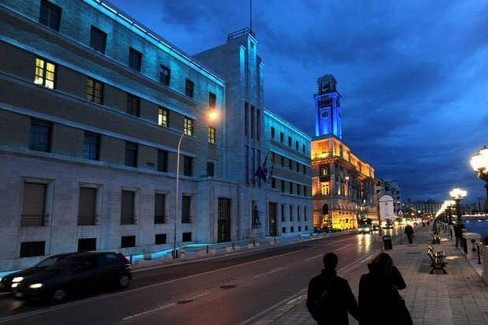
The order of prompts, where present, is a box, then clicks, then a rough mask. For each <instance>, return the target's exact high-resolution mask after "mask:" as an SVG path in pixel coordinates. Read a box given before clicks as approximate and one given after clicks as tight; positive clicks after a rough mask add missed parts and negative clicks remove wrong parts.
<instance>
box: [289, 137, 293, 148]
mask: <svg viewBox="0 0 488 325" xmlns="http://www.w3.org/2000/svg"><path fill="white" fill-rule="evenodd" d="M291 142H292V141H291V137H288V147H291Z"/></svg>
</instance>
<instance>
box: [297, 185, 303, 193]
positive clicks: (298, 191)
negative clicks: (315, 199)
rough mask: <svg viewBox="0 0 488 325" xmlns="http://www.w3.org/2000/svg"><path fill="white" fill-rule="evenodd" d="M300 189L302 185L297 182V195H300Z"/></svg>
mask: <svg viewBox="0 0 488 325" xmlns="http://www.w3.org/2000/svg"><path fill="white" fill-rule="evenodd" d="M301 190H302V187H301V185H300V184H297V195H300V191H301Z"/></svg>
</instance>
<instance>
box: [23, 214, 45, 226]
mask: <svg viewBox="0 0 488 325" xmlns="http://www.w3.org/2000/svg"><path fill="white" fill-rule="evenodd" d="M48 219H49V214H44V215H22V216H21V217H20V226H21V227H44V226H47V221H48Z"/></svg>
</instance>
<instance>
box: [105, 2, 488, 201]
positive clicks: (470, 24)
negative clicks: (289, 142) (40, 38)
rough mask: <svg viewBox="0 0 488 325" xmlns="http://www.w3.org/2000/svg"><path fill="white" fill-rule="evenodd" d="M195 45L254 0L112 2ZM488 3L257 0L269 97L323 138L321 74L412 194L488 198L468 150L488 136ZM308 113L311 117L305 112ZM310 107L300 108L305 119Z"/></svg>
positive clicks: (369, 150)
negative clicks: (458, 190) (331, 79)
mask: <svg viewBox="0 0 488 325" xmlns="http://www.w3.org/2000/svg"><path fill="white" fill-rule="evenodd" d="M110 2H111V3H113V4H114V5H115V6H117V7H119V8H121V9H122V10H124V11H125V12H126V13H128V14H129V15H131V16H132V17H134V18H135V19H136V20H138V21H140V22H142V23H143V24H144V25H146V26H148V27H149V28H150V29H152V30H154V31H155V32H156V33H158V34H159V35H161V36H162V37H163V38H165V39H167V40H168V41H169V42H171V43H173V44H175V45H176V46H177V47H179V48H181V49H182V50H183V51H185V52H186V53H189V54H190V55H191V54H194V53H198V52H202V51H204V50H206V49H208V48H210V47H214V46H217V45H220V44H222V43H224V42H225V41H226V38H227V34H228V33H231V32H233V31H236V30H238V29H241V28H243V27H248V26H249V1H248V0H234V1H225V0H200V1H194V0H179V1H171V0H146V1H132V0H112V1H110ZM487 16H488V2H484V1H477V0H467V1H448V2H446V1H440V0H437V1H435V0H434V1H413V2H412V1H405V0H400V1H363V2H358V1H353V0H345V1H336V2H331V1H322V0H287V1H282V0H266V1H265V0H254V1H253V30H254V32H255V33H256V37H257V40H258V51H259V55H260V56H261V57H262V58H263V61H264V64H265V106H266V108H268V109H271V110H272V111H274V112H276V113H278V114H279V115H281V116H283V117H285V118H286V119H287V120H289V121H290V122H292V123H294V124H295V125H296V126H297V127H299V128H300V129H302V130H303V131H304V132H306V133H307V134H309V135H310V136H313V135H314V134H313V132H314V115H313V97H312V95H313V94H314V93H315V92H316V88H317V86H316V80H317V78H318V77H320V76H323V75H324V74H333V75H334V76H335V78H336V79H337V81H338V89H339V92H340V93H341V94H342V95H343V97H344V98H343V101H342V105H341V106H342V111H343V112H342V116H343V140H344V141H345V142H346V143H347V144H348V145H350V146H351V148H352V150H353V151H354V152H355V153H356V154H358V155H359V156H360V157H361V158H362V159H364V160H366V161H368V162H370V163H371V164H372V165H373V166H374V167H375V169H376V176H377V177H381V178H388V179H396V180H397V181H398V182H399V184H400V187H401V189H402V198H403V200H404V201H406V200H407V199H408V198H411V199H412V200H421V199H429V198H433V199H436V200H445V199H448V192H449V190H450V189H452V188H453V187H455V186H459V187H463V188H465V189H467V190H468V195H469V197H468V201H471V202H475V201H476V200H477V198H479V197H484V196H485V192H484V190H483V187H482V185H483V183H482V182H481V181H479V180H477V179H476V178H475V175H474V172H473V171H472V170H471V168H470V166H469V158H470V156H471V155H472V154H473V153H475V152H476V151H477V150H478V149H479V148H481V147H482V145H484V144H488V127H487V126H488V96H487V94H488V77H487V73H486V71H488V39H487V37H486V35H488V20H487V19H486V17H487ZM304 115H305V118H303V117H304ZM298 116H300V118H298Z"/></svg>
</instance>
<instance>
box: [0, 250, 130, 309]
mask: <svg viewBox="0 0 488 325" xmlns="http://www.w3.org/2000/svg"><path fill="white" fill-rule="evenodd" d="M22 272H25V271H21V272H18V273H14V274H10V275H9V277H10V278H12V280H11V281H12V282H11V286H10V287H11V291H12V293H13V294H14V296H15V297H16V298H19V299H26V300H28V299H32V298H45V299H52V300H53V301H54V302H56V303H59V302H62V301H63V300H65V299H66V298H67V297H68V295H72V294H79V293H85V292H93V291H97V290H99V289H101V288H105V287H118V288H121V289H123V288H126V287H127V286H128V285H129V283H130V281H131V279H132V275H131V267H130V263H129V261H128V260H127V258H126V257H125V256H124V255H122V254H120V253H114V252H85V253H74V254H69V255H67V256H64V257H62V258H60V259H58V260H57V261H56V262H54V263H52V264H51V265H49V266H47V267H44V268H37V269H34V268H33V269H31V271H30V272H29V273H22Z"/></svg>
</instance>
